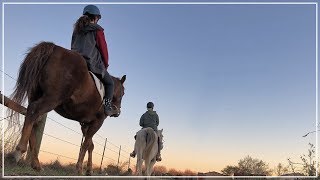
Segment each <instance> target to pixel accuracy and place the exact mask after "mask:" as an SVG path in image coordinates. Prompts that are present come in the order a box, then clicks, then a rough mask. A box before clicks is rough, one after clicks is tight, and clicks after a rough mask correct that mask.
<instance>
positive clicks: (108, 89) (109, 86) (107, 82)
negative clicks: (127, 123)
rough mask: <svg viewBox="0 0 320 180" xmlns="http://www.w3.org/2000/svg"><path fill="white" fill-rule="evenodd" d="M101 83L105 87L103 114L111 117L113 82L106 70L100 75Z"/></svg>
mask: <svg viewBox="0 0 320 180" xmlns="http://www.w3.org/2000/svg"><path fill="white" fill-rule="evenodd" d="M102 81H103V84H104V87H105V98H104V103H105V106H104V112H105V113H106V114H107V115H108V116H111V115H112V114H113V109H112V103H111V102H112V97H113V91H114V82H113V79H112V77H111V76H110V74H109V73H108V71H107V70H105V71H104V73H103V75H102Z"/></svg>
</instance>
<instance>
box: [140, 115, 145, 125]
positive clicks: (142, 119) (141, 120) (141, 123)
mask: <svg viewBox="0 0 320 180" xmlns="http://www.w3.org/2000/svg"><path fill="white" fill-rule="evenodd" d="M139 124H140V126H141V127H144V117H143V115H142V116H141V118H140V123H139Z"/></svg>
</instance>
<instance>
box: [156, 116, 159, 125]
mask: <svg viewBox="0 0 320 180" xmlns="http://www.w3.org/2000/svg"><path fill="white" fill-rule="evenodd" d="M156 125H157V126H159V116H158V114H157V116H156Z"/></svg>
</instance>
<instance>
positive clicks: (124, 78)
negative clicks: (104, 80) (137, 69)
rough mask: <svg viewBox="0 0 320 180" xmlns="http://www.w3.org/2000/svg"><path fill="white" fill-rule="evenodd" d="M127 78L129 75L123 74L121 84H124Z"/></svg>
mask: <svg viewBox="0 0 320 180" xmlns="http://www.w3.org/2000/svg"><path fill="white" fill-rule="evenodd" d="M126 79H127V75H124V76H122V78H121V80H120V81H121V84H123V83H124V81H126Z"/></svg>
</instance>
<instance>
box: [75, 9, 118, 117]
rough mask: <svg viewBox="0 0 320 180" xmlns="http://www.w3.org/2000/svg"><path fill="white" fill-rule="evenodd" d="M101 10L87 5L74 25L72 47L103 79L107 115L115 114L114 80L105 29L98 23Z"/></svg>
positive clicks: (92, 70) (91, 69)
mask: <svg viewBox="0 0 320 180" xmlns="http://www.w3.org/2000/svg"><path fill="white" fill-rule="evenodd" d="M100 19H101V14H100V10H99V8H98V7H97V6H95V5H87V6H85V7H84V9H83V16H81V17H80V18H79V19H78V20H77V22H76V23H75V25H74V30H73V34H72V40H71V49H72V50H75V51H77V52H78V53H80V54H81V55H82V56H83V57H84V58H85V59H86V62H87V65H88V68H89V71H91V72H93V73H94V74H96V75H97V76H98V77H99V79H101V80H102V83H103V84H104V87H105V89H106V91H105V97H104V112H105V114H106V115H107V116H111V115H113V114H114V109H113V105H112V97H113V90H114V82H113V80H112V77H111V76H110V74H109V73H108V71H107V70H108V67H109V55H108V48H107V42H106V39H105V35H104V29H103V28H102V27H101V26H100V25H98V24H97V23H98V21H99V20H100Z"/></svg>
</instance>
